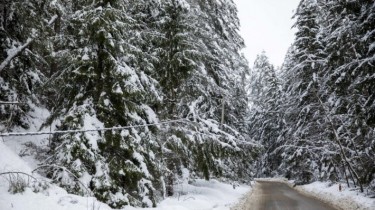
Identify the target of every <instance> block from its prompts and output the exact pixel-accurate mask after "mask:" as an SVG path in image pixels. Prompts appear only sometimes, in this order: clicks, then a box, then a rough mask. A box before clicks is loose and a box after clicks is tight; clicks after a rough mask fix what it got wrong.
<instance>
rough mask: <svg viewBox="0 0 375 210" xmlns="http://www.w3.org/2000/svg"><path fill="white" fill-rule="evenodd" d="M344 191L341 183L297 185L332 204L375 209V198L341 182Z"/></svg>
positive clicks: (348, 209) (349, 209) (357, 209)
mask: <svg viewBox="0 0 375 210" xmlns="http://www.w3.org/2000/svg"><path fill="white" fill-rule="evenodd" d="M341 186H342V187H343V190H342V191H339V184H338V183H337V184H333V185H332V184H329V183H327V182H314V183H311V184H307V185H302V186H297V187H295V188H296V189H297V190H298V191H300V192H302V193H305V194H309V195H312V196H314V197H316V198H318V199H320V200H322V201H325V202H327V203H330V204H332V205H333V206H336V207H338V208H340V209H344V210H374V209H375V199H373V198H368V197H366V196H365V194H364V193H360V192H358V191H356V190H354V189H351V188H346V187H345V186H346V185H345V183H341Z"/></svg>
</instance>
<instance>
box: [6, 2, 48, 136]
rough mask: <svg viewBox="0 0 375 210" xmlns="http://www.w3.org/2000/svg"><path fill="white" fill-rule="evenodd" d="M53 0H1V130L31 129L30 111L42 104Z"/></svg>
mask: <svg viewBox="0 0 375 210" xmlns="http://www.w3.org/2000/svg"><path fill="white" fill-rule="evenodd" d="M50 11H51V5H50V1H41V0H27V1H10V0H4V1H1V2H0V101H2V102H19V103H18V104H0V131H4V130H8V129H11V128H12V127H14V126H21V127H23V128H28V127H29V125H28V124H29V123H30V122H28V120H27V117H26V116H27V114H28V112H29V111H30V109H31V107H32V106H34V105H35V104H38V103H39V96H38V94H37V91H38V88H39V87H40V85H41V84H42V82H43V81H44V79H45V77H44V74H43V71H44V70H45V69H46V68H48V63H47V62H46V61H45V55H46V54H48V53H47V52H48V50H47V44H46V41H45V38H46V35H47V32H48V29H49V25H50V24H52V22H53V21H54V20H55V17H54V15H55V14H53V12H50Z"/></svg>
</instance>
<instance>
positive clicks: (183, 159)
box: [158, 1, 253, 179]
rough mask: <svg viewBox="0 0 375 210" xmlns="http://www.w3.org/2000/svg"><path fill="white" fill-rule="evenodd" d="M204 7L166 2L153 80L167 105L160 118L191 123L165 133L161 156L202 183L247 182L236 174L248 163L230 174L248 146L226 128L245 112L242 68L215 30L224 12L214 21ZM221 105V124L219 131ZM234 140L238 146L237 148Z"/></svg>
mask: <svg viewBox="0 0 375 210" xmlns="http://www.w3.org/2000/svg"><path fill="white" fill-rule="evenodd" d="M211 3H213V2H211ZM204 6H206V5H205V4H203V5H202V2H201V1H169V2H168V1H167V2H165V11H166V12H165V20H166V21H164V27H162V28H163V30H164V35H165V40H164V41H163V42H161V43H160V45H161V46H162V47H161V49H162V50H161V52H160V53H161V57H163V59H161V60H160V62H159V63H158V66H160V69H159V71H160V72H159V74H158V78H160V81H161V86H162V87H163V89H164V94H166V95H165V98H164V103H165V104H166V105H165V106H164V109H161V110H160V111H159V113H161V116H163V117H164V118H165V117H167V118H171V117H172V118H187V119H188V120H190V121H192V122H193V123H189V124H187V125H186V126H179V125H178V126H171V127H169V130H166V131H165V132H164V133H165V135H166V140H165V141H166V144H165V145H166V150H165V152H166V153H169V154H171V155H169V156H170V157H171V158H172V157H173V158H174V159H175V160H174V161H173V160H172V161H173V166H170V167H172V168H173V170H181V168H182V167H186V168H188V169H189V170H190V171H191V172H193V173H192V174H193V176H194V175H196V176H198V177H205V178H207V179H208V178H209V177H212V176H216V177H220V176H223V175H224V176H228V177H232V178H236V179H237V178H238V177H241V176H242V177H248V175H249V171H250V170H249V171H245V172H246V173H245V174H241V173H242V172H241V173H238V171H237V170H239V171H243V170H242V168H249V167H246V166H249V165H250V164H251V163H250V161H249V162H245V161H244V163H243V164H244V165H246V166H243V167H238V168H241V169H235V168H236V166H237V165H236V164H239V163H240V162H239V161H236V160H238V159H239V156H241V155H242V154H241V152H242V151H243V150H242V149H241V148H240V147H239V146H238V145H239V144H242V145H245V146H243V147H244V149H245V150H246V151H251V149H253V147H250V146H249V144H248V142H245V140H246V139H245V137H244V136H243V135H242V134H240V133H239V132H238V130H237V129H233V128H231V127H230V126H228V125H231V124H232V123H233V124H234V122H241V121H242V120H241V119H242V115H241V114H242V113H243V112H245V111H244V110H246V107H247V106H246V104H247V102H246V100H245V99H246V95H245V94H244V91H243V90H244V88H243V87H241V84H242V83H241V80H240V78H241V77H240V73H241V74H242V73H245V71H246V70H247V64H246V61H245V60H244V59H243V57H241V55H240V54H239V48H236V47H233V45H234V46H237V44H238V43H237V42H235V43H230V41H229V40H226V39H225V38H224V37H223V36H222V34H223V31H221V30H218V29H217V28H215V27H214V24H215V23H217V21H219V20H217V19H216V18H219V16H220V15H225V14H227V13H219V12H218V11H217V14H216V16H215V17H210V16H209V15H208V14H207V12H208V11H209V10H208V9H207V8H203V7H204ZM211 6H212V5H211ZM171 8H172V9H171ZM223 8H225V7H223ZM168 11H169V12H168ZM223 11H224V10H223ZM210 12H212V11H210ZM221 19H226V20H227V21H228V22H229V21H230V20H229V19H228V18H224V17H221ZM214 21H216V22H214ZM228 24H230V23H228ZM228 24H224V25H228ZM234 25H235V24H234ZM236 33H237V31H236ZM237 35H238V34H237ZM232 41H233V40H232ZM236 41H238V40H236ZM241 91H242V92H241ZM241 94H242V95H241ZM241 97H242V98H241ZM235 99H237V100H235ZM223 101H224V103H225V104H224V109H225V110H224V111H225V113H224V117H225V118H224V122H225V123H226V125H223V126H221V125H220V124H221V121H222V110H223V109H222V107H223V106H222V103H223ZM236 106H238V107H239V108H237V107H236ZM233 124H232V125H233ZM168 136H169V137H168ZM236 137H237V138H238V139H239V140H240V141H238V142H242V143H239V144H237V143H236ZM240 151H241V152H240ZM177 154H179V155H177ZM252 155H253V153H251V152H248V153H246V155H245V156H246V157H244V158H247V157H248V159H251V158H250V157H251V156H252ZM172 168H171V170H172ZM179 168H180V169H179Z"/></svg>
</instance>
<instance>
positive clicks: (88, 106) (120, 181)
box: [44, 0, 159, 208]
mask: <svg viewBox="0 0 375 210" xmlns="http://www.w3.org/2000/svg"><path fill="white" fill-rule="evenodd" d="M131 3H132V1H129V2H128V1H121V0H119V1H85V2H81V1H77V2H72V4H71V5H67V6H68V7H67V8H66V11H71V12H69V13H67V14H64V16H65V17H63V20H64V23H63V24H61V26H62V28H61V30H62V31H63V36H62V39H60V40H58V41H60V42H62V43H57V44H56V45H58V46H59V47H58V48H57V51H56V52H54V56H55V59H56V60H57V62H56V63H57V66H58V69H59V72H58V73H57V74H56V75H57V76H55V77H53V78H52V80H53V82H51V83H52V84H53V85H54V88H56V93H55V94H56V102H55V105H54V109H53V112H52V117H51V119H50V121H49V122H50V123H52V122H54V121H55V122H57V123H58V126H57V129H58V130H80V129H96V128H104V127H117V126H132V125H142V124H147V123H154V122H157V121H158V120H157V118H156V116H155V113H154V112H153V110H152V109H151V107H150V106H149V105H152V104H155V103H157V101H158V100H159V96H158V92H157V88H155V85H156V82H155V80H153V79H151V78H150V77H149V76H148V74H147V73H146V72H150V71H152V69H151V68H152V64H151V63H148V62H147V59H143V58H149V57H150V56H148V55H147V50H144V49H142V48H141V47H142V46H143V47H144V46H145V44H144V42H145V41H144V40H143V39H142V38H145V36H143V32H145V30H143V28H142V26H143V24H144V22H142V21H143V20H141V19H140V18H139V17H134V16H133V15H135V14H139V13H140V12H145V11H147V10H144V7H146V6H145V5H150V3H145V2H137V3H138V4H131ZM133 3H134V2H133ZM142 3H143V4H144V5H143V6H144V7H143V6H142V7H141V6H140V5H142ZM150 6H151V5H150ZM149 15H150V14H149ZM144 18H146V17H144ZM146 32H147V31H146ZM61 44H62V45H61ZM63 46H65V47H63ZM157 147H158V145H157V143H156V141H155V128H153V127H142V128H129V129H125V130H121V131H106V132H87V133H71V134H63V135H54V137H53V142H52V146H51V157H50V158H49V159H48V160H47V161H46V163H45V166H44V167H45V169H46V170H45V171H46V173H47V175H48V176H49V177H51V178H52V179H53V180H55V181H56V182H57V183H59V184H60V185H61V186H63V187H64V188H66V189H67V190H68V191H69V192H73V193H79V194H86V193H92V194H93V195H95V196H96V197H97V198H98V199H99V200H101V201H104V202H106V203H108V204H109V205H110V206H112V207H116V208H119V207H122V206H123V205H129V204H130V205H136V206H154V205H155V202H156V200H155V199H156V197H157V195H156V192H157V191H156V190H155V188H154V186H155V185H154V184H156V185H157V183H158V176H159V175H158V171H157V170H156V165H155V164H156V161H155V155H154V151H156V150H157V149H155V148H157ZM86 191H89V192H86Z"/></svg>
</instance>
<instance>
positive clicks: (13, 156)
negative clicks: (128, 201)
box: [0, 107, 251, 210]
mask: <svg viewBox="0 0 375 210" xmlns="http://www.w3.org/2000/svg"><path fill="white" fill-rule="evenodd" d="M48 116H49V113H48V111H47V110H45V109H42V108H38V107H33V111H32V112H31V113H30V115H29V121H30V125H31V126H30V129H29V130H24V129H22V128H16V129H14V130H13V132H30V131H38V130H39V128H40V126H41V124H42V122H43V121H44V120H45V119H46V118H47V117H48ZM52 127H54V126H52ZM49 130H50V127H47V128H43V130H42V131H49ZM48 137H49V136H48V135H39V136H32V137H30V136H20V137H3V138H1V137H0V173H3V172H23V173H27V174H30V175H32V176H33V177H35V178H36V179H38V180H39V181H45V182H47V183H49V182H50V180H48V179H46V178H44V177H42V176H41V175H39V174H37V173H35V172H34V173H33V172H32V171H33V170H34V169H35V168H36V167H37V166H38V164H39V163H40V161H37V160H36V159H35V158H34V157H35V155H36V154H35V153H36V152H37V151H33V150H32V149H31V150H28V147H26V146H25V143H27V142H32V143H33V144H35V145H37V146H38V148H43V147H46V146H47V145H48ZM20 154H22V157H21V156H20ZM15 176H17V175H15ZM19 177H20V178H23V179H24V180H25V181H26V182H27V183H29V184H30V185H32V183H33V179H32V178H29V177H27V176H25V175H19ZM9 179H10V176H9V175H0V209H1V210H25V209H27V210H51V209H53V210H88V209H91V210H99V209H100V210H107V209H108V210H109V209H111V208H110V207H109V206H108V205H106V204H104V203H101V202H99V201H98V200H96V198H94V197H83V196H78V195H73V194H69V193H67V192H66V191H65V190H64V189H62V188H60V187H58V186H56V185H54V184H49V187H48V188H47V189H43V188H39V190H40V191H39V192H33V189H34V188H32V187H28V188H26V190H25V191H24V192H23V193H17V194H11V193H9V192H8V189H9ZM250 189H251V188H250V187H249V186H246V185H240V186H237V184H236V187H235V189H234V187H233V185H232V184H225V183H222V182H219V181H217V180H210V181H206V180H201V179H197V180H189V179H188V177H185V179H184V180H183V182H182V183H180V184H178V185H176V186H175V196H174V197H168V198H166V199H165V200H163V201H161V202H160V203H159V204H158V207H157V208H148V209H153V210H200V209H202V210H206V209H214V210H229V209H230V207H231V206H233V205H234V204H235V203H236V202H238V200H239V199H240V197H242V196H243V195H244V194H245V193H246V192H248V191H249V190H250ZM124 209H125V210H134V209H141V208H134V207H130V206H128V207H125V208H124Z"/></svg>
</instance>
